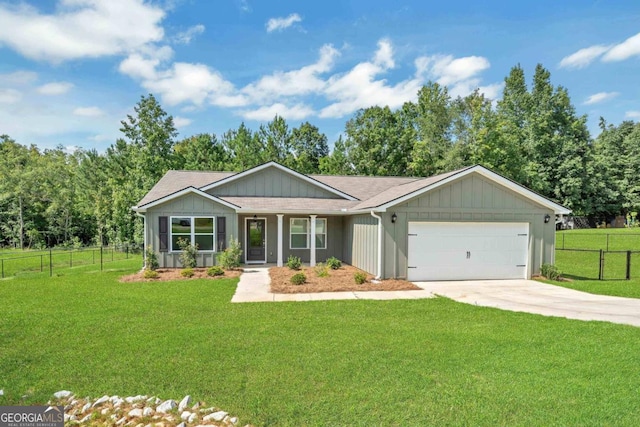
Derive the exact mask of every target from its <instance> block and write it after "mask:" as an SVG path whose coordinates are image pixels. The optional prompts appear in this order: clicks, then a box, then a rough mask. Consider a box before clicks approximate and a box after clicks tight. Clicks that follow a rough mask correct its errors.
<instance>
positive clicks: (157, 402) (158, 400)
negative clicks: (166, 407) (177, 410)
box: [155, 397, 162, 405]
mask: <svg viewBox="0 0 640 427" xmlns="http://www.w3.org/2000/svg"><path fill="white" fill-rule="evenodd" d="M160 402H162V400H161V399H160V398H159V397H156V402H155V403H156V405H157V404H159V403H160Z"/></svg>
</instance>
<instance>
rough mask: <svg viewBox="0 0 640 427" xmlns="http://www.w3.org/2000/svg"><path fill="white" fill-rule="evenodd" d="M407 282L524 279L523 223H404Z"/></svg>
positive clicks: (525, 240)
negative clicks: (406, 234) (406, 235)
mask: <svg viewBox="0 0 640 427" xmlns="http://www.w3.org/2000/svg"><path fill="white" fill-rule="evenodd" d="M407 242H408V248H407V250H408V251H407V252H408V253H407V257H408V259H407V267H408V268H407V278H408V280H410V281H421V280H423V281H429V280H474V279H526V278H527V264H528V260H529V223H524V222H513V223H505V222H409V223H408V237H407Z"/></svg>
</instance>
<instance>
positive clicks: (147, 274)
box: [143, 269, 160, 279]
mask: <svg viewBox="0 0 640 427" xmlns="http://www.w3.org/2000/svg"><path fill="white" fill-rule="evenodd" d="M143 276H144V278H145V279H157V278H158V277H160V275H159V274H158V272H157V271H155V270H149V269H145V270H144V274H143Z"/></svg>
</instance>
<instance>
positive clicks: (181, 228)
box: [171, 218, 191, 233]
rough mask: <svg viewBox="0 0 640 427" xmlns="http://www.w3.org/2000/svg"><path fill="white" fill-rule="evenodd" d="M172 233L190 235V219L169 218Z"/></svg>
mask: <svg viewBox="0 0 640 427" xmlns="http://www.w3.org/2000/svg"><path fill="white" fill-rule="evenodd" d="M171 232H172V233H191V218H171Z"/></svg>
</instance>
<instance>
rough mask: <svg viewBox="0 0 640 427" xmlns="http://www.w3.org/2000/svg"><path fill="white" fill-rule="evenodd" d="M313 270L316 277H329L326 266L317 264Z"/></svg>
mask: <svg viewBox="0 0 640 427" xmlns="http://www.w3.org/2000/svg"><path fill="white" fill-rule="evenodd" d="M314 270H315V272H316V276H318V277H329V267H328V266H327V265H326V264H323V263H319V264H317V265H316V266H315V268H314Z"/></svg>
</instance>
